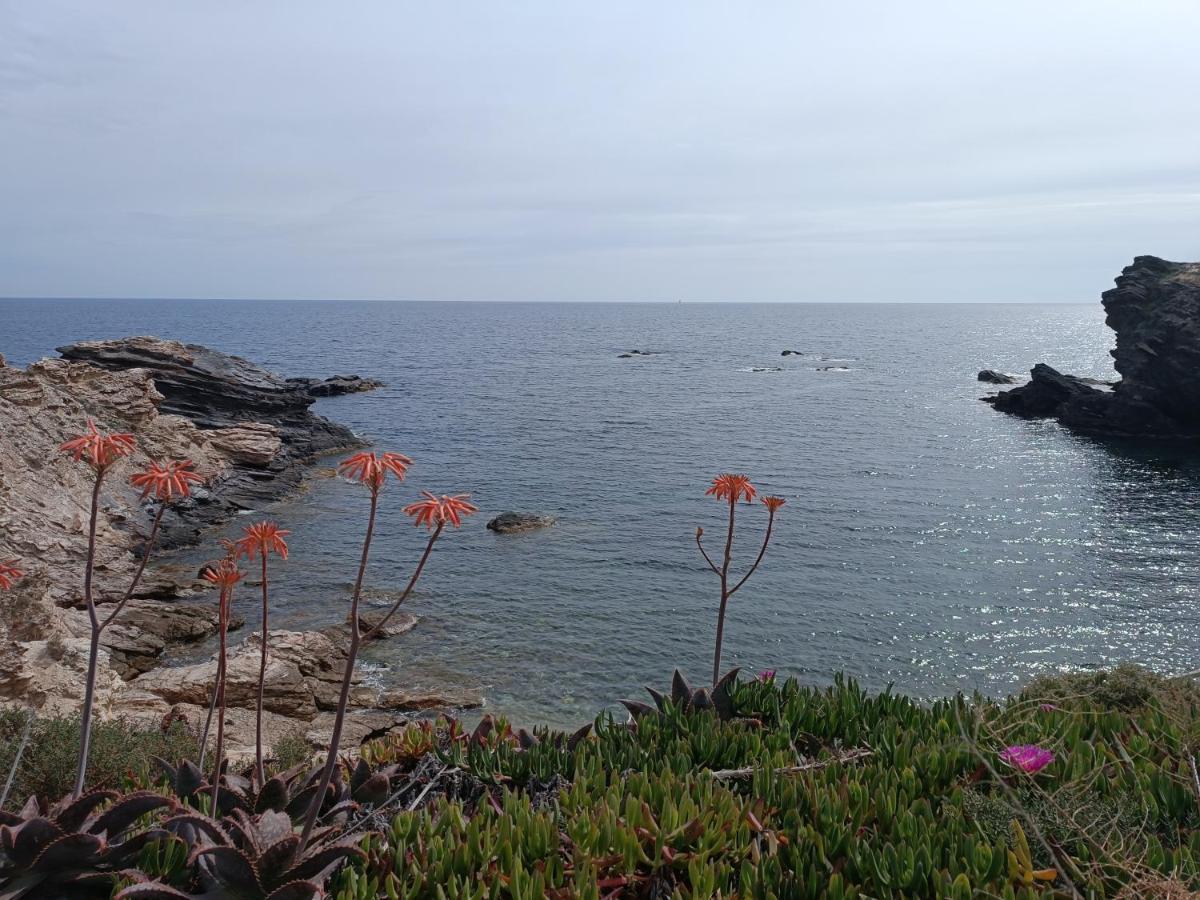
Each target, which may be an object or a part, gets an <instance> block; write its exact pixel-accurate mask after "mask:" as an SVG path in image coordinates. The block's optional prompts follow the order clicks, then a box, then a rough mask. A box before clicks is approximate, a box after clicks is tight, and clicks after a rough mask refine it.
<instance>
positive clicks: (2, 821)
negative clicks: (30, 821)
mask: <svg viewBox="0 0 1200 900" xmlns="http://www.w3.org/2000/svg"><path fill="white" fill-rule="evenodd" d="M21 821H22V820H21V817H20V816H18V815H17V814H16V813H11V812H5V811H4V810H2V809H0V825H20V824H21Z"/></svg>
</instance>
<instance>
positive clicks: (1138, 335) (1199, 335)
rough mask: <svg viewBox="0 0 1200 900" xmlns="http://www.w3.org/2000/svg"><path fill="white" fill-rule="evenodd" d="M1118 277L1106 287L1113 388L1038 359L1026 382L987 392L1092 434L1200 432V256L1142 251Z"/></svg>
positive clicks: (1007, 404) (999, 403)
mask: <svg viewBox="0 0 1200 900" xmlns="http://www.w3.org/2000/svg"><path fill="white" fill-rule="evenodd" d="M1116 284H1117V286H1116V287H1115V288H1113V289H1111V290H1108V291H1105V292H1104V295H1103V303H1104V310H1105V312H1106V313H1107V318H1106V322H1107V323H1108V325H1109V327H1110V328H1112V329H1113V331H1114V332H1115V333H1116V339H1117V341H1116V349H1114V350H1113V351H1112V355H1113V360H1114V366H1115V368H1116V370H1117V372H1119V373H1120V374H1121V376H1122V377H1121V380H1120V381H1119V382H1117V383H1116V384H1115V385H1114V386H1113V388H1112V390H1111V391H1108V390H1103V389H1101V388H1093V387H1091V385H1092V384H1094V383H1095V382H1093V381H1091V380H1090V379H1080V378H1073V377H1072V376H1069V375H1063V374H1062V373H1059V372H1056V371H1055V370H1053V369H1051V368H1050V367H1049V366H1045V365H1039V366H1038V367H1036V368H1035V369H1034V370H1033V378H1032V379H1031V380H1030V383H1029V384H1028V385H1025V386H1023V387H1019V388H1015V389H1013V390H1011V391H1003V392H1001V393H1000V394H998V395H997V396H996V397H995V398H987V399H989V401H990V402H993V403H994V404H995V406H996V408H997V409H1000V410H1004V411H1006V412H1014V413H1017V414H1019V415H1031V416H1053V417H1055V418H1057V419H1059V421H1061V422H1062V423H1063V424H1064V425H1067V426H1068V427H1070V428H1073V429H1075V430H1077V431H1080V432H1083V433H1087V434H1095V435H1101V436H1113V437H1134V438H1165V439H1189V440H1192V439H1197V438H1200V263H1176V262H1168V261H1166V260H1163V259H1159V258H1158V257H1155V256H1139V257H1137V258H1136V259H1135V260H1134V261H1133V265H1131V266H1127V267H1126V268H1125V269H1124V271H1122V273H1121V275H1120V277H1118V278H1117V281H1116ZM1039 370H1040V371H1039Z"/></svg>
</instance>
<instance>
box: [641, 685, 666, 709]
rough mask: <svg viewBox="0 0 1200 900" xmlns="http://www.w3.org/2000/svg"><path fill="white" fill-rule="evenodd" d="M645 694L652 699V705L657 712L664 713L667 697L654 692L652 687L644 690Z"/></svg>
mask: <svg viewBox="0 0 1200 900" xmlns="http://www.w3.org/2000/svg"><path fill="white" fill-rule="evenodd" d="M646 693H648V694H649V695H650V696H651V697H653V698H654V705H655V706H657V707H658V711H659V712H664V711H665V710H666V708H667V695H666V694H663V693H662V692H660V691H656V690H655V689H654V688H652V687H648V688H646Z"/></svg>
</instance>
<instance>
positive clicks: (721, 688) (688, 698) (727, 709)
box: [621, 668, 741, 722]
mask: <svg viewBox="0 0 1200 900" xmlns="http://www.w3.org/2000/svg"><path fill="white" fill-rule="evenodd" d="M740 671H741V669H740V668H738V669H730V670H729V671H728V672H726V673H725V674H724V675H722V676H721V680H720V681H718V682H717V683H716V684H715V685H713V687H712V689H711V690H710V689H709V688H695V689H693V688H692V686H691V685H689V684H688V683H687V679H685V678H684V677H683V673H682V672H680V671H679V670H678V669H676V670H675V674H674V676H673V677H672V678H671V691H670V693H669V694H663V693H661V692H659V691H656V690H655V689H654V688H652V687H647V688H646V690H647V691H648V692H649V694H650V696H651V697H653V698H654V706H651V705H650V704H649V703H645V702H643V701H641V700H622V701H621V705H623V706H624V707H625V708H626V709H627V710H629V715H630V716H632V717H633V720H634V721H635V722H636V721H637V720H638V719H640V718H641V717H642V716H646V715H662V714H663V713H664V712H666V711H667V708H668V706H673V707H676V708H677V709H680V710H682V711H684V712H700V711H711V712H714V713H716V715H717V717H718V718H719V719H721V721H723V722H724V721H728V720H729V719H732V718H733V717H734V712H735V710H734V705H733V699H732V698H731V697H730V695H729V690H730V688H731V687H732V686H733V684H734V683H735V682H736V679H737V676H738V672H740Z"/></svg>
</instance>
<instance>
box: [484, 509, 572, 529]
mask: <svg viewBox="0 0 1200 900" xmlns="http://www.w3.org/2000/svg"><path fill="white" fill-rule="evenodd" d="M555 521H556V520H555V518H554V516H541V515H538V514H536V513H521V512H506V513H501V514H500V515H498V516H496V518H494V519H492V521H490V522H488V523H487V527H488V528H489V529H490V530H492V531H495V532H497V533H498V534H512V533H514V532H518V531H532V530H533V529H535V528H545V527H546V526H548V525H553V524H554V522H555Z"/></svg>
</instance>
